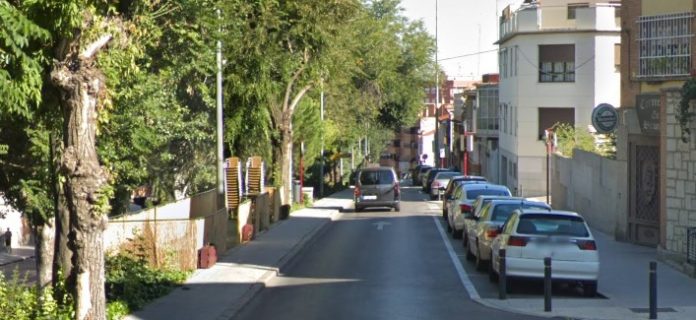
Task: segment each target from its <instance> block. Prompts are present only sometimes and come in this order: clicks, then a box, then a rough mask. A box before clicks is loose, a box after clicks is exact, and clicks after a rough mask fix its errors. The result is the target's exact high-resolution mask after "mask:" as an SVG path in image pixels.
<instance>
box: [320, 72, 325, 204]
mask: <svg viewBox="0 0 696 320" xmlns="http://www.w3.org/2000/svg"><path fill="white" fill-rule="evenodd" d="M319 97H320V100H321V101H320V102H319V105H320V108H321V111H320V116H321V125H322V126H323V125H324V82H323V81H322V84H321V94H320V96H319ZM320 157H321V158H320V159H321V165H320V166H319V197H320V198H321V197H324V135H322V136H321V155H320Z"/></svg>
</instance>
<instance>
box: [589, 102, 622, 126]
mask: <svg viewBox="0 0 696 320" xmlns="http://www.w3.org/2000/svg"><path fill="white" fill-rule="evenodd" d="M618 124H619V113H618V112H616V108H614V106H612V105H610V104H608V103H600V104H599V105H598V106H596V107H595V108H594V110H592V125H593V126H594V127H595V129H596V130H597V133H611V132H614V130H616V126H617V125H618Z"/></svg>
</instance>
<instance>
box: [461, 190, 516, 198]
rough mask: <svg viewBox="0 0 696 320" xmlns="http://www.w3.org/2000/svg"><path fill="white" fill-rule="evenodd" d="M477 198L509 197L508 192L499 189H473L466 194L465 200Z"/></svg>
mask: <svg viewBox="0 0 696 320" xmlns="http://www.w3.org/2000/svg"><path fill="white" fill-rule="evenodd" d="M478 196H510V192H508V191H507V190H500V189H474V190H469V191H467V192H466V198H467V199H470V200H471V199H476V197H478Z"/></svg>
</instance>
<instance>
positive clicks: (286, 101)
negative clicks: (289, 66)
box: [283, 63, 307, 112]
mask: <svg viewBox="0 0 696 320" xmlns="http://www.w3.org/2000/svg"><path fill="white" fill-rule="evenodd" d="M306 65H307V64H305V63H303V64H302V65H301V66H300V67H299V68H298V69H297V70H295V73H293V74H292V78H290V81H288V85H287V87H285V97H284V98H283V112H285V111H287V110H288V108H289V102H290V94H291V93H292V88H293V87H294V86H295V82H296V81H297V78H299V77H300V74H302V71H304V69H305V67H306Z"/></svg>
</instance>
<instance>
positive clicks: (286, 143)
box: [280, 116, 292, 205]
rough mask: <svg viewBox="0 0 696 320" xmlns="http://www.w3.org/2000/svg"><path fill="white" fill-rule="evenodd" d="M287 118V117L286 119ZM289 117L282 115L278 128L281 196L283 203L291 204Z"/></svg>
mask: <svg viewBox="0 0 696 320" xmlns="http://www.w3.org/2000/svg"><path fill="white" fill-rule="evenodd" d="M286 118H287V119H286ZM289 119H292V116H290V117H283V122H284V123H283V124H282V126H281V127H282V128H281V130H280V136H281V147H280V159H281V161H280V176H281V177H282V181H283V187H284V188H283V193H282V194H281V197H282V199H283V201H282V202H283V204H286V205H289V204H291V202H292V201H291V200H290V199H291V198H290V195H291V194H292V122H291V121H290V120H289Z"/></svg>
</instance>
